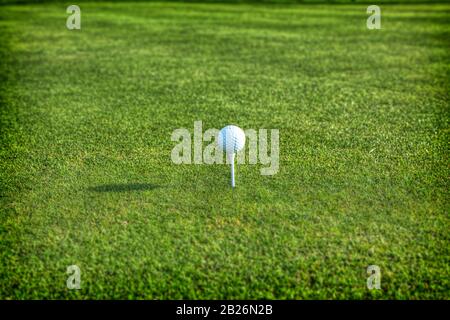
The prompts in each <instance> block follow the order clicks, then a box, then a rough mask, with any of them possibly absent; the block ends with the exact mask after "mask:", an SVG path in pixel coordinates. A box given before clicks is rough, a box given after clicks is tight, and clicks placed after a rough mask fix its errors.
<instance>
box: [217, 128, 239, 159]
mask: <svg viewBox="0 0 450 320" xmlns="http://www.w3.org/2000/svg"><path fill="white" fill-rule="evenodd" d="M217 143H218V145H219V147H220V148H221V149H222V150H223V151H225V152H226V153H227V154H233V153H235V152H238V151H239V150H241V149H242V148H244V145H245V133H244V131H243V130H242V129H241V128H239V127H236V126H233V125H230V126H226V127H225V128H222V130H220V132H219V136H218V137H217Z"/></svg>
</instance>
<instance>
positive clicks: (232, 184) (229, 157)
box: [228, 152, 234, 188]
mask: <svg viewBox="0 0 450 320" xmlns="http://www.w3.org/2000/svg"><path fill="white" fill-rule="evenodd" d="M228 159H229V161H230V163H231V187H232V188H234V152H233V153H232V154H228Z"/></svg>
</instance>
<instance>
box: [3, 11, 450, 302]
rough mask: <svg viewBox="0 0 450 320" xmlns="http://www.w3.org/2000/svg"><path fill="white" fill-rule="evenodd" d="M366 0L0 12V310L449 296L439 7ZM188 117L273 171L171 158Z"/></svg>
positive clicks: (443, 36)
mask: <svg viewBox="0 0 450 320" xmlns="http://www.w3.org/2000/svg"><path fill="white" fill-rule="evenodd" d="M366 7H367V5H348V6H347V5H339V6H335V5H286V6H283V5H256V4H254V5H252V4H239V5H233V4H183V3H136V4H130V3H115V4H113V3H100V4H95V3H83V4H82V5H81V10H82V30H81V31H69V30H67V29H66V27H65V20H66V17H67V14H66V13H65V9H66V5H65V4H54V3H49V4H38V5H33V4H28V5H3V6H2V7H1V9H0V41H1V46H0V77H1V81H2V82H1V84H0V99H1V101H0V103H1V109H0V121H1V123H0V130H1V138H0V139H1V140H0V141H1V152H0V157H1V159H0V181H1V185H0V190H1V191H0V192H1V200H0V201H1V205H0V209H1V218H0V259H1V260H0V261H1V262H0V297H1V298H3V299H10V298H18V299H24V298H27V299H28V298H64V299H66V298H67V299H73V298H121V299H128V298H145V299H162V298H170V299H174V298H249V299H253V298H268V299H272V298H279V299H284V298H294V299H311V298H320V299H323V298H324V299H334V298H338V299H344V298H350V299H362V298H364V299H366V298H369V299H371V298H375V299H391V298H395V299H419V298H425V299H429V298H438V299H449V298H450V296H449V292H450V283H449V278H450V252H449V230H450V229H449V228H450V223H449V216H448V208H449V202H448V199H449V192H448V187H449V186H448V176H449V170H448V139H449V135H448V128H449V126H448V119H449V112H448V111H449V89H450V86H449V79H450V77H449V75H450V59H449V58H450V54H449V44H450V41H449V39H450V5H449V4H435V5H384V6H382V7H381V9H382V30H367V29H366V19H367V14H366ZM196 120H202V121H203V126H204V128H205V129H206V128H221V127H223V126H224V125H226V124H229V123H234V124H237V125H239V126H241V127H243V128H254V129H259V128H267V129H272V128H276V129H279V130H280V144H281V145H280V171H279V172H278V174H276V175H274V176H261V175H260V173H259V169H260V167H261V166H260V165H248V164H247V165H240V166H239V167H238V168H237V185H238V187H237V188H236V190H235V191H234V192H232V191H231V190H230V188H229V186H228V183H229V171H228V170H229V169H228V168H227V167H226V166H225V165H175V164H173V163H172V162H171V159H170V153H171V150H172V148H173V147H174V145H175V143H174V142H172V141H171V140H170V136H171V133H172V131H173V130H174V129H176V128H181V127H185V128H188V129H190V130H191V132H192V131H193V124H194V121H196ZM73 264H76V265H78V266H79V267H80V268H81V272H82V274H81V281H82V283H81V286H82V288H81V290H68V289H67V288H66V279H67V277H68V275H67V274H66V268H67V266H69V265H73ZM371 264H375V265H378V266H380V268H381V276H382V278H381V290H379V291H376V290H374V291H370V290H368V289H367V287H366V279H367V277H368V275H367V274H366V268H367V266H369V265H371Z"/></svg>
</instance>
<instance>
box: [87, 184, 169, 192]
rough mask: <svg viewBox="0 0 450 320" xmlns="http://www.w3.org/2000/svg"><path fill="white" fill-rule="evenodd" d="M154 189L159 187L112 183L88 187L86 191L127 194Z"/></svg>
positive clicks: (155, 185)
mask: <svg viewBox="0 0 450 320" xmlns="http://www.w3.org/2000/svg"><path fill="white" fill-rule="evenodd" d="M156 188H160V186H159V185H157V184H152V183H117V184H116V183H114V184H102V185H99V186H95V187H90V188H88V190H89V191H94V192H129V191H147V190H154V189H156Z"/></svg>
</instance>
